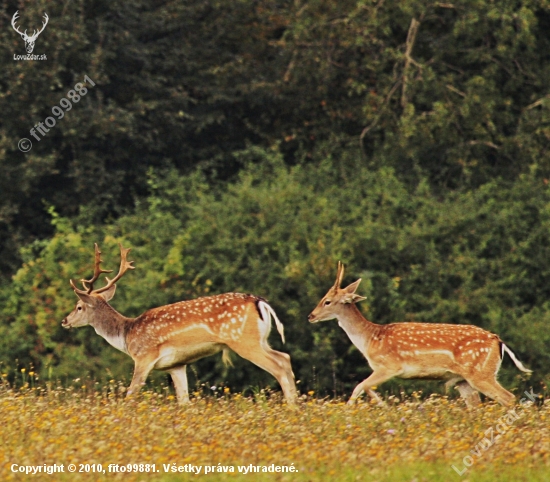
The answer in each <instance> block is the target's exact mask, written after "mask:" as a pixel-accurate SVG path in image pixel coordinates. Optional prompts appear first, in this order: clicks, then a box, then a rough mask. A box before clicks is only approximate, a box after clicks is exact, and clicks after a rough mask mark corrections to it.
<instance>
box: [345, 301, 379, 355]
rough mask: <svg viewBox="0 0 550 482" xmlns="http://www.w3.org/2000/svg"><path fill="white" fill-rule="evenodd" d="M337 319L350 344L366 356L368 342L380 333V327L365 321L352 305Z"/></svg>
mask: <svg viewBox="0 0 550 482" xmlns="http://www.w3.org/2000/svg"><path fill="white" fill-rule="evenodd" d="M337 319H338V324H339V325H340V326H341V327H342V329H343V330H344V331H345V332H346V333H347V335H348V337H349V339H350V340H351V342H352V343H353V344H354V345H355V346H356V347H357V348H358V349H359V351H360V352H361V353H363V355H365V356H366V353H367V350H368V347H369V345H370V342H371V340H372V339H373V337H374V336H376V334H377V333H378V332H379V331H380V326H379V325H376V324H375V323H371V322H370V321H369V320H367V319H366V318H365V317H364V316H363V315H362V314H361V312H360V311H359V309H358V308H357V306H355V305H354V304H351V305H349V307H348V309H347V310H345V312H344V313H343V314H341V315H339V316H338V318H337Z"/></svg>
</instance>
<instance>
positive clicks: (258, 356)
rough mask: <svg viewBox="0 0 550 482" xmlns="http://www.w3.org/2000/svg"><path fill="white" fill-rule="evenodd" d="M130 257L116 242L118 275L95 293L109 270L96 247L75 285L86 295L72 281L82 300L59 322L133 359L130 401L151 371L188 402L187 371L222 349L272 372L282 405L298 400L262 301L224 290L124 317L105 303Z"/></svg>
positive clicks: (129, 265)
mask: <svg viewBox="0 0 550 482" xmlns="http://www.w3.org/2000/svg"><path fill="white" fill-rule="evenodd" d="M129 252H130V249H124V248H123V247H122V245H120V257H121V263H120V269H119V272H118V274H117V275H116V276H115V277H114V278H113V279H109V278H107V277H105V279H106V281H107V284H106V285H105V286H103V287H101V288H98V289H95V290H94V289H93V285H94V283H95V282H96V281H97V279H98V278H99V276H100V275H101V274H102V273H110V272H112V271H111V270H103V269H101V267H100V265H101V263H102V260H101V252H100V251H99V247H98V246H97V244H96V245H95V263H94V274H93V277H92V278H91V279H89V280H84V279H83V280H80V281H81V282H82V285H83V286H84V290H80V289H78V288H77V287H76V286H75V284H74V283H73V281H72V280H70V283H71V286H72V288H73V290H74V292H75V294H76V295H77V296H78V298H79V300H78V302H77V303H76V307H75V309H74V310H73V311H72V312H71V313H70V314H69V315H68V316H67V317H66V318H65V319H64V320H63V322H62V323H61V324H62V326H63V327H65V328H76V327H80V326H85V325H91V326H93V327H94V329H95V331H96V333H97V334H98V335H100V336H102V337H103V338H105V340H107V342H109V343H110V344H111V345H112V346H114V347H115V348H117V349H118V350H120V351H122V352H124V353H126V354H128V355H130V356H131V357H132V359H133V360H134V363H135V368H134V376H133V378H132V383H131V384H130V387H129V389H128V392H127V394H128V396H130V395H132V394H135V393H137V392H138V391H139V390H140V388H141V386H142V385H143V384H144V383H145V380H146V379H147V376H148V375H149V372H150V371H151V370H153V369H156V370H164V371H167V372H168V373H170V375H171V377H172V380H173V382H174V387H175V390H176V395H177V399H178V402H179V403H186V402H189V390H188V386H187V371H186V366H187V365H188V364H189V363H193V362H195V361H197V360H199V359H201V358H203V357H206V356H209V355H214V354H215V353H219V352H220V351H223V360H224V362H226V363H228V362H229V356H228V350H229V349H231V350H233V351H235V352H236V353H237V354H239V355H240V356H242V357H243V358H246V359H247V360H249V361H251V362H252V363H254V364H255V365H257V366H259V367H260V368H263V369H264V370H265V371H267V372H268V373H271V374H272V375H273V376H274V377H275V378H276V379H277V381H278V382H279V384H280V385H281V387H282V389H283V393H284V396H285V399H286V400H287V402H288V403H289V404H293V403H294V402H295V399H296V386H295V384H294V374H293V373H292V367H291V365H290V357H289V356H288V355H287V354H286V353H281V352H278V351H275V350H273V349H272V348H271V347H270V346H269V344H268V341H267V337H268V336H269V332H270V330H271V320H272V319H273V320H274V321H275V325H276V327H277V330H278V332H279V334H280V335H281V338H282V339H283V343H284V331H283V325H282V323H281V322H280V321H279V319H278V318H277V315H276V314H275V311H274V310H273V308H271V306H269V305H268V304H267V302H266V301H265V300H263V299H262V298H259V297H257V296H254V295H248V294H241V293H226V294H222V295H216V296H206V297H203V298H198V299H196V300H191V301H180V302H179V303H174V304H171V305H166V306H161V307H159V308H154V309H151V310H149V311H146V312H145V313H143V314H142V315H140V316H138V317H137V318H126V317H125V316H123V315H121V314H120V313H118V312H117V311H116V310H115V309H114V308H112V307H111V306H110V305H109V301H110V300H111V299H112V298H113V296H114V294H115V290H116V284H115V283H116V282H117V281H118V280H120V278H122V276H123V275H124V273H126V271H128V270H129V269H134V266H132V263H133V261H128V260H127V256H128V253H129Z"/></svg>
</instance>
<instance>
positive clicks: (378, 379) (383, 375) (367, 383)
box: [348, 371, 394, 405]
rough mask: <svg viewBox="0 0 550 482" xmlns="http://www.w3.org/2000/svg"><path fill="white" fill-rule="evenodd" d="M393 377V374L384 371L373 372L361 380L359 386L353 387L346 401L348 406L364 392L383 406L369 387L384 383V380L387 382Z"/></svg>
mask: <svg viewBox="0 0 550 482" xmlns="http://www.w3.org/2000/svg"><path fill="white" fill-rule="evenodd" d="M393 376H394V374H393V373H387V372H385V371H374V372H373V373H371V375H370V377H368V378H367V379H365V380H363V381H362V382H361V383H360V384H359V385H357V386H356V387H355V389H354V390H353V393H352V394H351V398H350V399H349V401H348V405H353V404H354V403H355V400H357V398H359V397H360V396H361V395H362V394H363V393H364V392H367V393H368V394H369V396H370V397H371V398H373V399H374V400H376V401H377V402H378V404H379V405H383V400H382V399H381V398H380V395H378V394H377V393H376V392H375V391H374V390H373V389H372V388H371V387H373V386H375V385H379V384H380V383H384V382H385V381H386V380H389V379H390V378H392V377H393Z"/></svg>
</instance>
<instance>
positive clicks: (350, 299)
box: [340, 293, 367, 304]
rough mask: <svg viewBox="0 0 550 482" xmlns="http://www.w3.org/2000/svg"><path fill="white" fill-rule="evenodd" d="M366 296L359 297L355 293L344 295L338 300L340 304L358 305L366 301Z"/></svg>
mask: <svg viewBox="0 0 550 482" xmlns="http://www.w3.org/2000/svg"><path fill="white" fill-rule="evenodd" d="M366 299H367V297H366V296H359V295H356V294H355V293H346V294H345V295H344V296H342V298H341V299H340V303H344V304H348V303H358V302H359V301H363V300H366Z"/></svg>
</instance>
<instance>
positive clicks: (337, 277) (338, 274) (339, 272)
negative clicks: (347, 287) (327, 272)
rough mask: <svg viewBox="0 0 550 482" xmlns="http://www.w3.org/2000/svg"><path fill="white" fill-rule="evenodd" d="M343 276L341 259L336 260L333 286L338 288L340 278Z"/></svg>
mask: <svg viewBox="0 0 550 482" xmlns="http://www.w3.org/2000/svg"><path fill="white" fill-rule="evenodd" d="M343 278H344V265H343V264H342V262H341V261H338V272H337V273H336V281H335V282H334V288H340V285H341V284H342V279H343Z"/></svg>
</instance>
